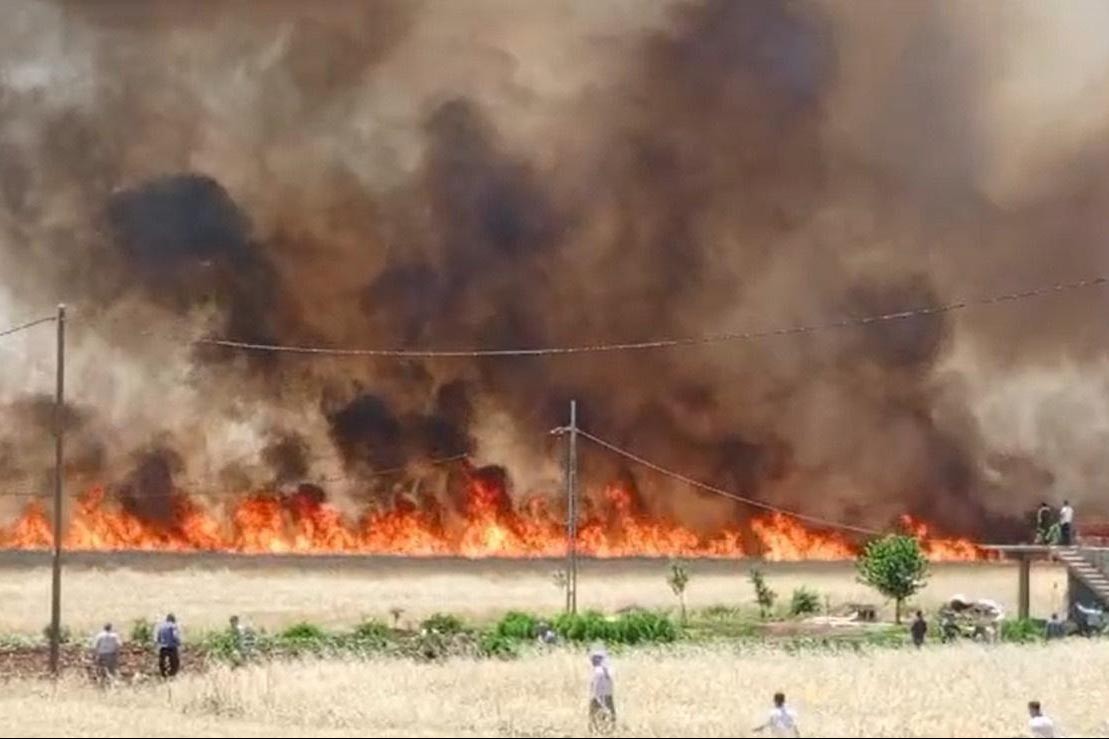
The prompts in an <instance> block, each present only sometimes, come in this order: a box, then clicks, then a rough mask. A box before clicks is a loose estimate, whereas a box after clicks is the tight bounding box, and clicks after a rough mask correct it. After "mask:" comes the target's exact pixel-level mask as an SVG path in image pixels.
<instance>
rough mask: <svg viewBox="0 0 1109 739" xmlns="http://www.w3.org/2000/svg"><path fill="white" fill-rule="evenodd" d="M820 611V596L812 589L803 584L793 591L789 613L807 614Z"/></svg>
mask: <svg viewBox="0 0 1109 739" xmlns="http://www.w3.org/2000/svg"><path fill="white" fill-rule="evenodd" d="M819 612H820V596H819V595H818V594H817V593H816V592H815V591H812V590H809V589H808V588H806V587H804V586H801V587H799V588H797V589H795V590H794V591H793V597H792V598H790V601H789V615H791V616H807V615H809V614H811V613H819Z"/></svg>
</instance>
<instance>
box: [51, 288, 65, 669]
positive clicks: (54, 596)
mask: <svg viewBox="0 0 1109 739" xmlns="http://www.w3.org/2000/svg"><path fill="white" fill-rule="evenodd" d="M57 324H58V365H57V384H56V386H55V389H54V557H53V568H54V573H53V580H52V582H51V588H50V674H51V675H53V676H55V677H57V676H58V652H59V648H60V644H61V629H62V623H61V622H62V499H63V497H64V496H63V495H62V492H63V486H64V479H65V475H64V473H63V468H64V464H63V456H62V451H63V441H64V437H65V305H64V304H63V305H59V306H58V319H57Z"/></svg>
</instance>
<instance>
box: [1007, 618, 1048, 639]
mask: <svg viewBox="0 0 1109 739" xmlns="http://www.w3.org/2000/svg"><path fill="white" fill-rule="evenodd" d="M1044 628H1045V626H1044V621H1043V620H1042V619H1032V618H1014V619H1005V620H1004V621H1002V622H1001V633H1000V636H1001V641H1010V642H1019V643H1026V642H1033V641H1039V640H1040V639H1042V638H1043V637H1044Z"/></svg>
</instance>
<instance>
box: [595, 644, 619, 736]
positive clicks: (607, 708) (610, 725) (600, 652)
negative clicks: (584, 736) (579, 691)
mask: <svg viewBox="0 0 1109 739" xmlns="http://www.w3.org/2000/svg"><path fill="white" fill-rule="evenodd" d="M589 662H590V664H591V665H592V668H593V671H592V674H591V675H590V679H589V730H590V731H591V732H593V733H594V734H611V733H612V732H613V730H614V729H615V728H616V704H615V703H614V702H613V697H612V696H613V681H612V670H611V668H610V667H609V665H608V656H607V655H606V654H605V650H604V649H601V648H600V647H595V648H594V649H593V650H592V651H590V653H589Z"/></svg>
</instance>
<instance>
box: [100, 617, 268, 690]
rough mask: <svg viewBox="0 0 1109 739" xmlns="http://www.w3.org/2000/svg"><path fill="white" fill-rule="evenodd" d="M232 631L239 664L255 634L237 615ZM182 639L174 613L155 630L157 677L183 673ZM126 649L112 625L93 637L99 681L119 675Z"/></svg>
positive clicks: (230, 626)
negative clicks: (121, 657)
mask: <svg viewBox="0 0 1109 739" xmlns="http://www.w3.org/2000/svg"><path fill="white" fill-rule="evenodd" d="M229 632H230V636H231V639H232V646H233V649H234V651H235V654H236V656H237V657H238V658H239V659H238V660H237V661H243V660H245V658H246V657H247V655H248V654H249V652H250V650H251V647H252V645H253V632H252V631H251V630H250V629H248V628H247V627H246V626H244V625H243V624H242V623H241V622H240V621H239V617H238V616H232V617H231V619H230V622H229ZM182 642H183V638H182V635H181V627H180V626H179V625H178V623H177V617H176V616H175V615H173V614H172V613H170V614H167V615H166V617H165V619H164V620H163V621H162V622H161V623H159V624H158V625H157V626H156V627H155V629H154V646H155V648H156V649H157V652H158V674H159V675H161V676H162V677H163V678H167V679H168V678H171V677H174V676H175V675H177V673H178V672H179V671H180V670H181V645H182ZM122 649H123V639H122V638H120V635H119V634H118V633H117V632H116V631H115V630H114V629H113V628H112V624H111V623H106V624H104V628H103V629H101V631H100V632H99V633H98V634H97V635H96V636H94V637H93V640H92V658H93V665H94V667H95V670H96V677H97V679H98V680H100V681H105V682H106V681H111V680H114V679H115V677H116V676H117V675H118V673H119V654H120V652H121V651H122Z"/></svg>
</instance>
